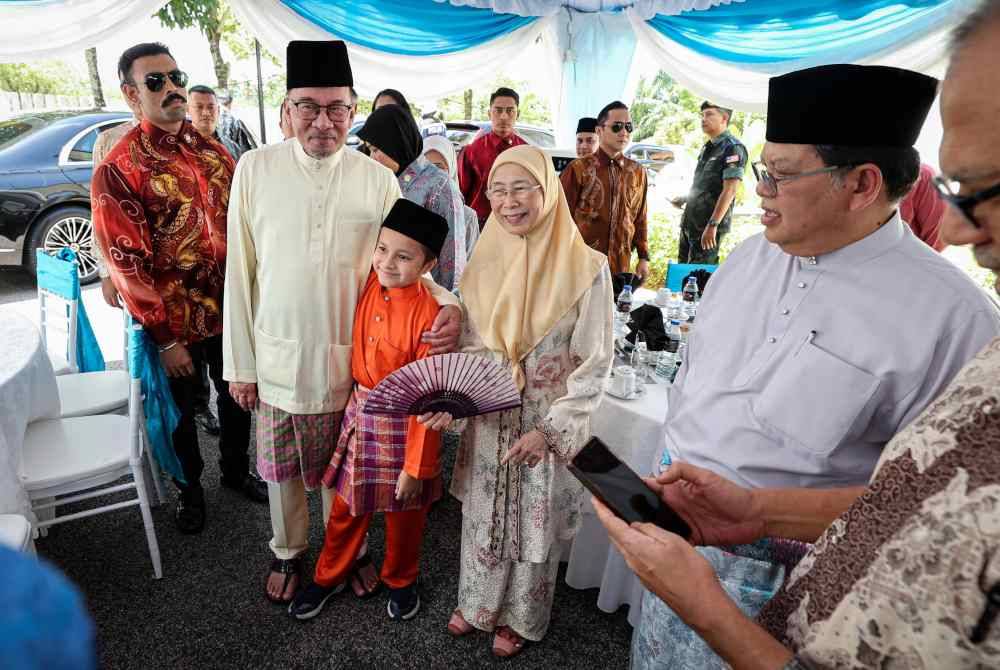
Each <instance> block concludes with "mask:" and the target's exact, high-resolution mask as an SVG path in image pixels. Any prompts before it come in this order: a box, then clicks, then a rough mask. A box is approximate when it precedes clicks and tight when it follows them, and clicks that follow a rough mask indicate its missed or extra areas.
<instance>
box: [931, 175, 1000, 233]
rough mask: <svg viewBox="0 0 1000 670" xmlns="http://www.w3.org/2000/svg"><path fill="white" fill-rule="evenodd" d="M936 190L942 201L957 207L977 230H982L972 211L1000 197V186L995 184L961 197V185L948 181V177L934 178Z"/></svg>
mask: <svg viewBox="0 0 1000 670" xmlns="http://www.w3.org/2000/svg"><path fill="white" fill-rule="evenodd" d="M933 182H934V188H936V189H937V192H938V193H939V194H940V195H941V199H942V200H945V201H947V202H949V203H951V204H952V205H953V206H955V207H957V208H958V210H959V211H960V212H962V214H963V215H964V216H965V218H966V219H968V220H969V223H971V224H972V225H974V226H975V227H976V228H981V227H982V226H980V225H979V222H978V221H976V217H974V216H973V215H972V210H974V209H975V208H976V205H978V204H979V203H981V202H984V201H986V200H991V199H993V198H995V197H997V196H998V195H1000V184H994V185H993V186H990V187H988V188H984V189H983V190H981V191H976V192H975V193H972V194H970V195H959V194H958V191H959V189H960V188H961V184H959V183H958V182H957V181H955V180H954V179H948V178H947V177H943V176H942V177H934V179H933Z"/></svg>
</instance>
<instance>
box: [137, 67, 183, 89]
mask: <svg viewBox="0 0 1000 670" xmlns="http://www.w3.org/2000/svg"><path fill="white" fill-rule="evenodd" d="M167 77H170V81H172V82H173V83H174V86H176V87H177V88H187V83H188V76H187V72H182V71H181V70H171V71H170V72H150V73H149V74H147V75H146V76H145V77H144V78H143V80H142V83H144V84H145V85H146V88H148V89H149V90H150V91H152V92H153V93H157V92H159V91H161V90H163V85H164V84H166V83H167Z"/></svg>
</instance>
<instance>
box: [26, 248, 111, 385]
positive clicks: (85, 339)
mask: <svg viewBox="0 0 1000 670" xmlns="http://www.w3.org/2000/svg"><path fill="white" fill-rule="evenodd" d="M35 254H36V258H37V260H38V266H37V267H38V286H39V287H41V288H43V289H46V290H48V291H51V292H52V293H55V294H56V295H58V296H59V297H60V298H63V299H64V300H75V301H76V303H77V306H76V363H77V367H78V368H79V370H80V372H101V371H102V370H104V369H105V365H104V355H103V354H101V346H100V345H99V344H98V343H97V337H96V336H95V335H94V329H93V328H91V326H90V319H89V318H87V309H86V308H85V307H84V306H83V300H82V299H81V297H80V275H79V273H78V272H77V265H78V262H77V260H76V253H75V252H74V251H73V250H72V249H68V248H66V247H63V248H62V249H60V250H59V253H57V254H56V255H55V256H50V255H49V254H47V253H45V252H44V251H43V250H41V249H37V250H36V251H35Z"/></svg>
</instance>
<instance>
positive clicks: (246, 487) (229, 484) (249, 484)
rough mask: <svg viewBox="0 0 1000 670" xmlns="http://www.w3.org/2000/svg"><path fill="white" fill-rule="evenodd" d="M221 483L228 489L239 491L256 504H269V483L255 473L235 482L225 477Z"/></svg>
mask: <svg viewBox="0 0 1000 670" xmlns="http://www.w3.org/2000/svg"><path fill="white" fill-rule="evenodd" d="M220 482H221V483H222V485H223V486H224V487H226V488H227V489H233V490H234V491H239V492H240V493H242V494H243V495H244V496H246V497H247V498H248V499H250V500H252V501H253V502H255V503H266V502H267V482H265V481H264V480H263V479H261V478H260V475H258V474H257V473H255V472H250V473H247V476H246V477H244V478H243V479H242V480H239V481H233V480H231V479H228V478H226V477H225V476H223V477H222V478H221V480H220Z"/></svg>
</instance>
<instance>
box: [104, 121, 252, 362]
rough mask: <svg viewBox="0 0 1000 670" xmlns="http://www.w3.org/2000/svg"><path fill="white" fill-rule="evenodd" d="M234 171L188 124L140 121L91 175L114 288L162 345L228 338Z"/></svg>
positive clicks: (213, 144)
mask: <svg viewBox="0 0 1000 670" xmlns="http://www.w3.org/2000/svg"><path fill="white" fill-rule="evenodd" d="M235 167H236V164H235V163H234V162H233V159H232V157H230V155H229V153H228V152H227V151H226V149H225V148H224V147H223V146H222V144H220V143H219V142H218V141H216V140H214V139H206V138H204V137H202V136H201V134H200V133H199V132H198V131H197V130H195V128H194V126H192V125H191V123H190V122H189V121H185V122H184V124H183V125H182V126H181V129H180V132H178V133H177V134H176V135H172V134H170V133H167V132H166V131H164V130H161V129H160V128H157V127H156V126H154V125H152V124H151V123H149V121H143V122H142V123H141V124H139V125H138V126H136V127H135V128H133V129H132V130H130V131H129V132H127V133H126V134H125V136H124V137H122V139H121V140H120V141H119V142H118V143H117V144H116V145H115V146H114V148H113V149H112V150H111V151H110V152H109V153H108V155H107V157H106V158H105V159H104V161H103V162H101V164H100V165H99V166H98V167H97V169H95V170H94V176H93V180H92V181H91V194H92V197H91V200H92V202H93V203H94V211H93V216H94V232H95V235H96V238H97V243H98V244H99V245H100V248H101V254H102V255H103V256H104V258H105V259H106V261H107V265H108V270H109V271H110V274H111V280H112V281H113V282H114V284H115V288H116V289H118V292H119V293H120V294H121V296H122V298H123V300H124V301H125V305H126V307H127V308H128V310H129V312H131V314H132V315H133V317H135V319H136V320H137V321H138V322H139V323H141V324H142V325H143V327H144V328H145V329H146V330H147V331H148V332H149V334H150V336H151V337H152V338H153V340H154V341H156V343H157V344H167V343H169V342H171V341H174V340H177V341H179V342H181V343H182V344H191V343H193V342H198V341H200V340H203V339H205V338H208V337H212V336H214V335H218V334H219V333H221V332H222V288H223V284H224V282H225V270H226V214H227V209H228V205H229V187H230V184H231V182H232V179H233V170H234V169H235Z"/></svg>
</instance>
